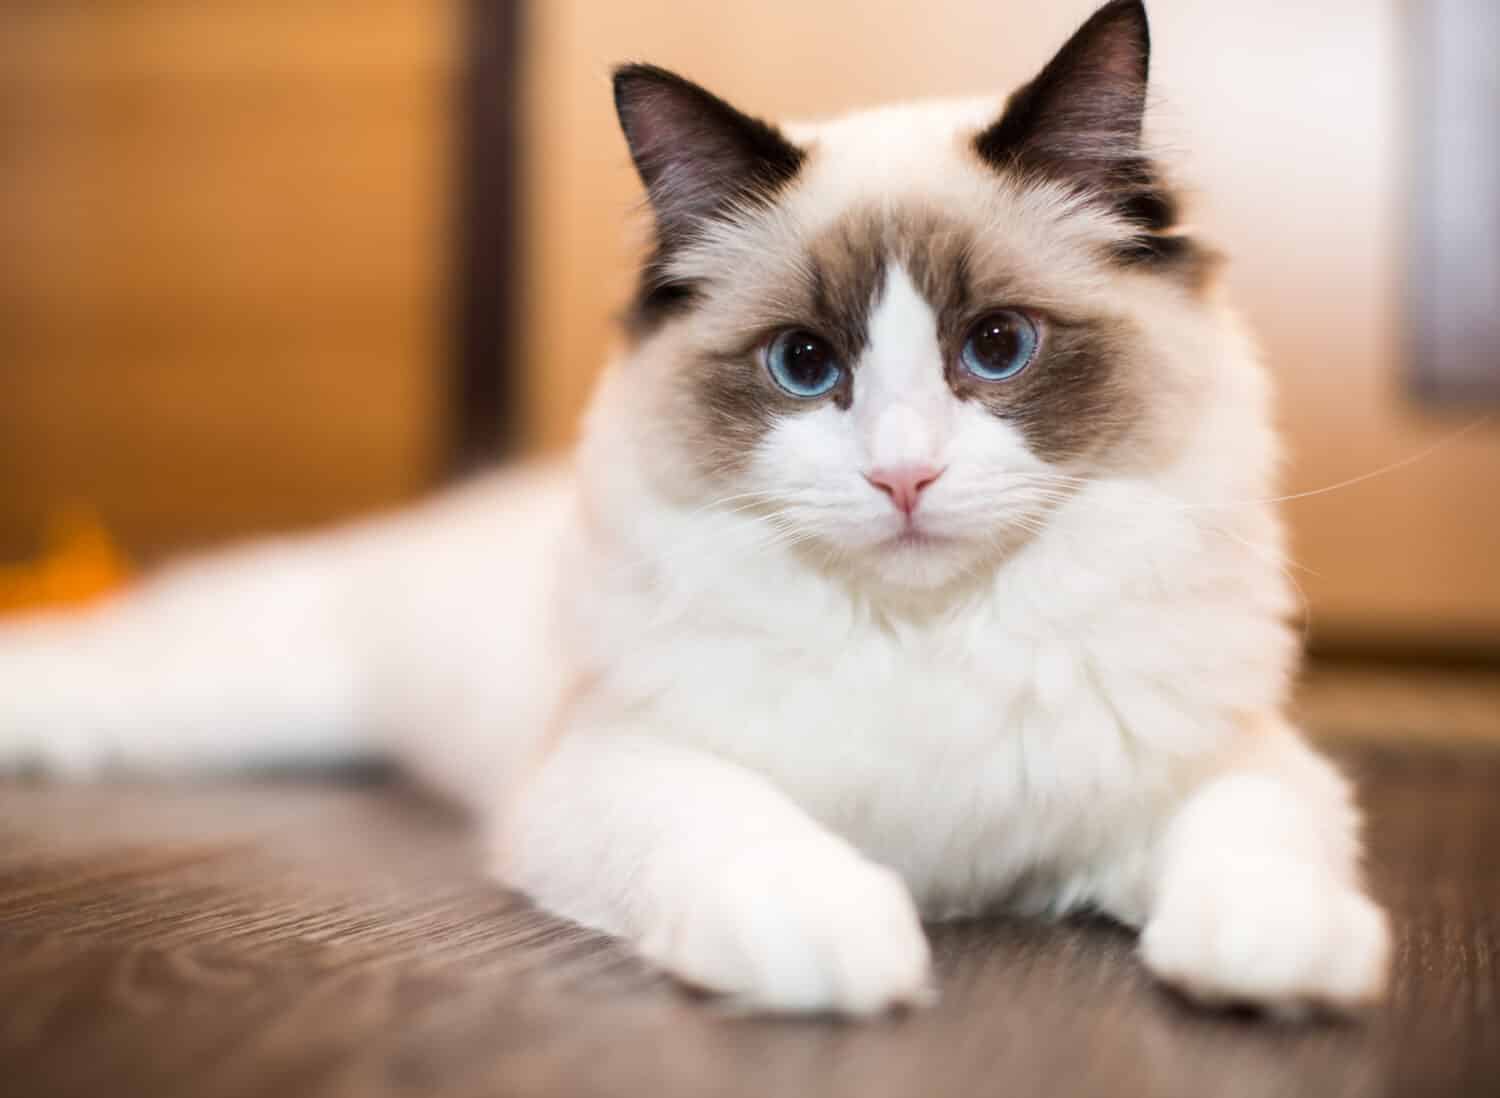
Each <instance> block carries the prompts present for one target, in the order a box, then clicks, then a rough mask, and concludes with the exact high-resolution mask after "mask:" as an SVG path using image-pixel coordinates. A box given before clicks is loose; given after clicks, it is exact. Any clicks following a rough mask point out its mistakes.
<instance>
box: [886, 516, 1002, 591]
mask: <svg viewBox="0 0 1500 1098" xmlns="http://www.w3.org/2000/svg"><path fill="white" fill-rule="evenodd" d="M979 563H980V562H979V561H978V559H977V553H976V550H975V548H974V546H972V545H970V544H968V543H967V542H965V541H964V540H963V539H960V538H954V537H948V536H944V535H941V534H934V533H931V532H929V531H925V530H918V529H911V528H908V529H906V530H902V531H900V532H899V533H896V534H894V535H892V536H891V537H889V538H886V539H884V540H883V541H880V542H878V543H876V544H875V545H873V546H871V547H869V548H868V549H866V550H865V552H864V553H863V554H861V564H862V565H863V568H864V570H865V571H866V572H867V573H868V574H869V576H870V578H871V579H873V580H875V581H876V582H877V583H879V584H880V586H882V587H884V588H887V589H890V590H897V591H911V592H933V591H940V590H942V589H944V588H948V587H951V586H953V585H954V584H956V583H959V582H961V581H964V580H966V579H972V578H973V576H974V575H975V573H976V565H978V564H979Z"/></svg>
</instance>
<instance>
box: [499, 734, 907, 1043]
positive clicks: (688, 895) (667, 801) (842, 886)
mask: <svg viewBox="0 0 1500 1098" xmlns="http://www.w3.org/2000/svg"><path fill="white" fill-rule="evenodd" d="M496 827H497V834H496V850H497V860H498V864H497V869H498V872H499V873H500V875H501V876H502V877H503V878H504V879H505V880H506V881H507V882H508V883H510V884H512V885H514V886H515V887H517V888H519V889H521V890H523V891H525V892H527V893H528V894H530V895H531V896H532V897H533V898H534V899H535V900H536V901H537V903H539V904H540V905H541V906H542V907H544V908H547V909H549V910H551V911H554V912H556V913H558V914H561V915H564V916H567V917H569V918H571V919H574V920H576V921H578V922H581V923H583V924H585V925H588V926H592V927H596V928H598V929H601V930H604V931H607V932H609V933H612V934H615V935H618V936H620V937H623V938H625V939H627V940H628V941H630V942H631V943H632V944H633V945H634V946H635V948H636V949H637V950H638V951H639V952H640V953H641V954H642V955H643V956H645V957H646V958H647V959H649V960H651V961H653V962H654V963H656V964H657V965H659V966H661V967H662V968H664V969H665V970H667V971H668V972H670V973H672V974H673V975H674V976H676V977H678V978H679V979H681V980H683V981H684V982H686V983H688V984H691V985H694V986H697V987H701V988H704V989H707V990H710V991H714V992H718V993H721V994H725V995H729V996H732V997H733V998H734V999H735V1000H736V1001H737V1002H739V1003H741V1004H743V1005H745V1006H747V1007H749V1008H753V1009H760V1010H770V1011H834V1012H841V1013H850V1014H870V1013H874V1012H878V1011H882V1010H885V1009H887V1008H890V1007H893V1006H898V1005H902V1004H911V1003H919V1002H922V1001H923V1000H924V999H925V998H926V997H927V996H928V994H929V990H928V987H929V985H928V950H927V942H926V939H925V938H924V937H923V933H922V928H921V925H920V923H919V922H918V918H917V913H916V909H915V907H914V905H913V903H912V900H911V897H910V896H909V895H908V893H907V891H906V889H905V886H904V885H903V884H902V882H901V881H900V880H899V879H898V878H897V877H896V875H895V874H894V873H892V872H891V871H889V870H887V869H885V868H883V867H881V866H879V865H876V864H874V863H873V862H870V861H868V860H866V859H865V858H864V857H862V856H861V855H860V854H859V853H858V852H856V851H855V850H854V849H853V848H852V847H851V846H849V845H848V844H847V843H846V842H844V841H843V840H842V839H840V838H838V837H837V836H835V835H834V834H832V833H831V832H829V831H827V830H826V829H824V828H823V827H821V826H820V825H819V824H817V823H816V822H815V821H813V820H812V819H811V818H810V817H809V816H807V815H806V814H805V813H804V812H803V811H802V810H801V809H800V808H798V807H797V806H796V805H795V804H793V803H792V802H791V801H790V800H789V799H788V798H787V797H785V796H784V795H783V794H782V793H781V792H779V791H778V790H777V789H775V788H774V787H772V786H771V785H770V784H769V783H767V782H766V781H764V780H763V779H762V778H761V777H760V776H759V775H756V774H754V773H752V772H750V771H747V770H744V769H742V768H740V767H737V766H734V765H732V764H729V763H726V762H724V761H721V760H719V759H717V758H715V757H712V756H709V755H705V754H701V753H699V752H696V751H693V750H690V749H687V748H683V747H679V746H676V745H674V744H670V743H666V742H662V741H659V740H655V739H652V738H647V737H642V736H631V735H609V736H604V735H583V734H576V735H573V736H569V737H567V738H566V739H564V741H563V742H562V743H561V744H560V745H558V747H557V748H556V749H555V750H554V751H553V752H552V753H551V754H550V755H549V756H548V757H547V758H546V760H545V761H544V762H543V763H542V764H541V766H540V768H539V769H538V770H537V772H536V773H535V774H534V775H533V777H532V778H531V780H530V781H528V782H527V783H526V784H525V786H524V787H523V789H522V790H521V792H520V795H519V796H518V797H517V798H516V800H515V802H514V803H513V804H512V806H511V811H510V812H509V813H508V815H507V816H506V817H505V819H504V820H499V821H497V822H496Z"/></svg>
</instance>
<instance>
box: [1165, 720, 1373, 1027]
mask: <svg viewBox="0 0 1500 1098" xmlns="http://www.w3.org/2000/svg"><path fill="white" fill-rule="evenodd" d="M1358 832H1359V827H1358V816H1357V813H1356V811H1355V809H1354V806H1353V804H1352V802H1351V797H1350V791H1349V788H1348V785H1347V783H1346V782H1345V781H1344V780H1343V778H1342V777H1341V776H1340V775H1339V774H1338V773H1337V772H1336V771H1335V770H1334V768H1333V767H1332V766H1330V765H1329V764H1328V763H1327V762H1325V761H1324V760H1323V759H1322V758H1320V757H1318V756H1317V755H1316V754H1315V753H1314V752H1313V751H1312V750H1311V749H1310V748H1308V747H1307V746H1306V745H1305V744H1304V743H1302V742H1301V740H1300V739H1299V738H1298V737H1297V736H1296V735H1295V734H1294V733H1292V732H1291V730H1290V729H1287V728H1285V727H1284V726H1282V725H1281V724H1280V723H1279V722H1267V727H1266V728H1265V729H1264V731H1263V732H1258V733H1257V734H1256V738H1255V739H1254V740H1253V741H1252V742H1251V743H1250V744H1248V745H1247V748H1246V749H1245V750H1244V751H1243V752H1242V753H1241V755H1240V756H1239V757H1237V758H1236V759H1235V761H1234V763H1233V764H1232V765H1231V766H1229V767H1228V768H1227V769H1225V770H1224V771H1222V772H1221V773H1219V774H1218V776H1216V777H1213V778H1211V779H1210V780H1208V781H1207V782H1205V783H1204V784H1203V785H1202V786H1201V787H1199V788H1198V789H1197V790H1196V791H1195V792H1194V793H1193V794H1192V795H1191V796H1190V797H1189V798H1188V799H1187V800H1186V801H1185V802H1184V803H1183V804H1182V805H1181V806H1180V807H1179V808H1178V809H1177V810H1176V812H1175V813H1174V815H1173V816H1172V818H1171V819H1170V821H1169V823H1168V825H1167V829H1166V831H1165V834H1164V836H1163V839H1162V844H1161V849H1160V852H1159V857H1158V858H1157V859H1156V861H1155V880H1154V888H1153V889H1152V894H1153V899H1152V901H1151V910H1150V912H1149V914H1148V918H1147V920H1146V926H1145V930H1144V932H1143V934H1142V936H1141V952H1142V955H1143V957H1144V958H1145V961H1146V964H1147V965H1148V966H1149V967H1150V968H1151V970H1152V971H1153V972H1155V973H1156V975H1158V976H1159V977H1160V978H1161V979H1163V980H1165V981H1166V982H1167V983H1169V984H1172V985H1173V986H1175V987H1177V988H1179V989H1180V990H1182V991H1183V992H1185V993H1187V994H1188V995H1190V996H1192V997H1193V998H1195V999H1198V1000H1200V1001H1203V1002H1205V1003H1209V1004H1226V1003H1249V1004H1257V1005H1260V1006H1263V1007H1266V1008H1269V1009H1271V1010H1272V1011H1274V1012H1277V1013H1290V1014H1295V1013H1298V1012H1300V1011H1302V1010H1304V1009H1306V1008H1308V1007H1327V1008H1335V1009H1349V1008H1354V1007H1357V1006H1360V1005H1363V1004H1366V1003H1369V1002H1371V1001H1373V1000H1375V999H1377V998H1379V996H1380V994H1381V992H1382V990H1383V988H1384V985H1385V979H1386V969H1387V965H1388V959H1389V954H1390V934H1389V929H1388V927H1387V923H1386V918H1385V915H1384V914H1383V913H1382V912H1381V910H1380V909H1379V908H1378V907H1376V906H1375V904H1374V903H1372V902H1371V900H1370V899H1369V898H1368V897H1367V896H1366V894H1365V892H1364V890H1363V887H1362V885H1361V882H1360V870H1359V859H1360V844H1359V834H1358Z"/></svg>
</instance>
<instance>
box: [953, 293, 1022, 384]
mask: <svg viewBox="0 0 1500 1098" xmlns="http://www.w3.org/2000/svg"><path fill="white" fill-rule="evenodd" d="M1041 342H1042V334H1041V332H1040V331H1039V330H1038V328H1037V325H1036V321H1034V320H1032V319H1031V318H1030V317H1029V316H1027V315H1026V314H1025V313H1018V312H1016V311H1015V310H1014V309H1003V310H1001V311H1000V312H998V313H990V314H989V315H988V316H986V317H985V318H984V319H983V320H981V321H980V322H979V323H978V324H976V325H974V327H972V328H970V329H969V338H968V339H966V340H965V341H964V349H963V352H962V354H961V355H960V358H961V359H962V360H963V364H964V369H965V370H967V371H968V372H969V373H971V374H973V375H974V376H975V377H977V378H978V379H979V380H980V381H1008V380H1009V379H1011V378H1013V377H1015V376H1016V375H1017V374H1019V373H1020V372H1021V371H1022V370H1024V369H1026V367H1028V366H1030V365H1031V361H1032V359H1034V358H1036V352H1037V348H1038V347H1040V346H1041Z"/></svg>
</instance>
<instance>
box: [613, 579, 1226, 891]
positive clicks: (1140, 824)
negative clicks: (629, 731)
mask: <svg viewBox="0 0 1500 1098" xmlns="http://www.w3.org/2000/svg"><path fill="white" fill-rule="evenodd" d="M1048 553H1050V555H1047V553H1040V554H1039V557H1040V560H1041V564H1043V565H1045V566H1046V570H1055V569H1056V568H1057V567H1062V568H1064V570H1066V566H1067V562H1066V561H1060V560H1059V559H1058V558H1057V556H1056V553H1055V551H1052V550H1050V549H1049V550H1048ZM1127 558H1128V554H1121V555H1120V558H1119V559H1118V560H1117V564H1119V566H1120V571H1119V574H1118V575H1117V576H1115V577H1112V579H1111V580H1110V582H1109V583H1106V584H1105V585H1104V588H1106V589H1107V590H1100V591H1093V592H1090V591H1085V590H1082V589H1081V588H1080V589H1079V590H1075V591H1074V592H1072V593H1071V594H1070V595H1064V594H1060V593H1059V592H1057V591H1055V590H1054V591H1051V592H1050V593H1049V594H1048V597H1046V598H1045V599H1036V598H1034V597H1031V595H1032V594H1033V593H1034V588H1033V584H1034V583H1037V582H1040V572H1039V573H1038V574H1037V575H1036V576H1031V575H1029V574H1028V573H1027V571H1026V570H1027V569H1028V568H1029V567H1031V565H1030V564H1028V563H1027V562H1025V561H1023V562H1020V563H1018V564H1017V565H1016V568H1015V570H1014V571H1013V572H1011V573H1008V574H1006V575H1005V577H1004V581H1003V582H999V583H996V584H995V585H993V586H991V587H989V588H987V589H985V590H983V591H979V592H976V593H975V594H973V596H972V597H970V598H968V599H966V600H965V601H964V602H963V604H962V606H961V607H959V608H958V609H956V610H954V611H953V612H951V613H948V614H945V615H943V616H942V617H941V618H940V619H938V620H932V621H925V622H912V621H901V620H892V619H889V618H886V617H882V616H881V615H880V614H878V613H875V612H873V611H871V610H870V608H869V607H867V606H861V605H859V604H857V603H855V602H852V601H850V600H848V599H846V598H844V597H842V596H841V595H839V594H838V593H836V592H833V591H831V590H826V589H820V588H818V587H816V586H808V585H806V584H805V583H803V582H799V580H798V579H796V578H794V577H791V576H788V575H784V574H782V575H778V574H776V572H775V565H774V563H768V562H759V563H757V564H756V565H754V566H749V565H747V566H746V567H745V568H744V569H743V570H742V571H738V572H737V573H736V575H735V578H734V580H733V581H732V582H723V581H720V582H717V583H715V584H712V585H708V584H703V585H700V586H699V587H697V588H692V589H691V593H690V594H688V595H685V596H680V597H681V598H682V599H683V602H682V603H680V604H677V605H676V606H675V608H674V603H673V598H674V592H673V591H671V590H668V591H662V590H660V589H652V590H649V591H647V590H632V591H630V592H629V593H624V592H615V593H613V594H610V595H607V596H606V597H605V600H604V601H605V603H606V604H607V605H610V606H611V608H612V612H611V613H610V614H609V615H606V616H603V617H601V616H600V615H597V614H590V615H589V623H590V624H589V627H590V630H591V636H590V641H589V644H590V645H591V646H592V652H593V655H594V657H595V658H597V659H598V661H599V662H598V664H596V667H597V669H598V670H599V671H600V672H601V673H602V678H601V679H600V680H599V689H600V690H601V691H603V697H602V699H601V700H602V701H603V704H604V707H605V709H607V710H610V711H614V712H629V713H630V714H631V717H630V720H631V722H632V724H633V725H635V726H637V727H641V728H645V729H648V730H649V731H650V732H651V733H652V734H656V735H661V736H665V737H669V738H671V739H673V740H676V741H680V742H683V743H686V744H689V745H692V746H694V747H696V748H699V749H702V750H706V751H709V752H712V753H713V754H715V755H717V756H720V757H723V758H727V759H730V760H733V761H735V762H736V763H739V764H741V765H744V766H746V767H748V768H750V769H752V770H754V771H756V772H758V773H760V774H762V775H764V776H766V777H767V778H769V779H770V780H771V781H772V782H774V783H775V784H776V785H777V786H778V787H779V788H780V789H782V790H783V791H784V792H786V793H787V794H789V795H790V796H791V797H792V798H793V799H794V800H795V801H796V802H797V803H798V804H800V805H801V806H802V807H803V808H804V809H805V810H807V811H808V812H809V813H811V814H812V815H813V816H814V817H816V818H817V819H819V820H820V821H822V822H823V823H825V824H826V825H827V826H829V827H830V828H832V829H833V830H834V831H836V832H838V833H839V834H841V835H843V836H845V837H846V838H848V839H849V840H850V841H852V842H853V843H854V844H855V845H857V846H858V847H860V848H861V849H862V850H864V851H865V852H866V853H867V854H868V855H869V856H871V857H873V858H875V859H877V860H879V861H881V862H883V863H885V864H888V865H890V866H892V867H893V868H896V869H897V870H899V871H900V872H901V873H902V874H903V876H904V877H905V878H906V879H907V881H908V882H909V883H910V884H911V886H912V888H913V891H914V892H915V893H916V895H917V896H918V898H919V902H921V903H922V905H923V906H924V908H926V909H927V910H928V912H929V913H932V914H938V915H941V914H968V913H974V912H977V911H979V910H981V909H984V908H988V907H992V906H995V905H997V904H1001V903H1008V904H1011V905H1013V906H1020V907H1022V908H1028V909H1054V910H1063V909H1067V908H1070V907H1075V906H1080V905H1084V904H1087V903H1089V902H1092V901H1094V900H1096V899H1098V898H1100V897H1101V896H1102V895H1106V894H1107V895H1108V899H1109V902H1110V905H1111V907H1112V908H1113V909H1115V910H1129V909H1131V908H1132V907H1135V906H1137V902H1138V901H1137V900H1136V899H1135V898H1134V897H1133V896H1131V895H1129V894H1128V893H1129V892H1130V891H1131V890H1133V889H1136V888H1138V887H1139V882H1140V880H1141V879H1142V875H1141V874H1140V873H1139V872H1137V871H1136V870H1137V869H1138V868H1139V866H1138V862H1139V859H1140V858H1141V857H1144V853H1143V852H1144V850H1145V849H1146V848H1147V846H1148V845H1149V841H1150V838H1151V837H1152V835H1153V833H1154V829H1155V828H1156V827H1157V825H1158V822H1159V821H1158V815H1159V812H1158V809H1159V807H1160V806H1161V805H1163V804H1165V803H1166V802H1167V801H1168V800H1169V799H1170V796H1171V794H1172V793H1173V790H1174V787H1175V783H1176V782H1177V781H1179V780H1180V779H1181V777H1182V775H1183V773H1184V771H1185V770H1186V769H1189V768H1191V767H1192V765H1193V764H1194V760H1195V759H1197V758H1199V757H1201V756H1202V755H1204V754H1205V753H1207V752H1211V751H1212V750H1213V748H1214V747H1215V745H1216V744H1217V743H1219V742H1221V741H1222V739H1223V738H1224V737H1225V736H1226V735H1227V734H1228V731H1229V724H1228V722H1229V720H1230V715H1229V714H1228V713H1227V712H1226V708H1225V705H1224V698H1225V692H1224V688H1223V684H1222V681H1221V680H1220V677H1219V676H1216V675H1208V676H1206V677H1204V678H1203V679H1202V680H1200V681H1194V680H1193V679H1187V678H1184V677H1183V676H1182V675H1181V674H1174V673H1171V672H1170V671H1169V670H1168V669H1171V668H1173V667H1181V666H1182V665H1183V662H1184V651H1183V645H1184V644H1186V643H1188V642H1187V641H1186V640H1185V639H1184V637H1185V634H1184V632H1183V630H1182V628H1181V618H1182V615H1183V614H1194V615H1197V616H1198V617H1200V618H1204V617H1207V618H1210V619H1212V618H1213V617H1214V616H1215V614H1216V613H1217V612H1223V613H1224V614H1225V616H1224V617H1223V620H1222V624H1223V626H1224V627H1225V630H1226V631H1233V630H1234V629H1235V628H1236V620H1235V619H1236V617H1237V615H1236V614H1235V613H1234V612H1232V611H1230V609H1229V607H1228V606H1224V607H1216V606H1215V605H1214V601H1213V599H1212V598H1205V599H1201V600H1196V601H1194V600H1189V599H1183V598H1182V597H1180V595H1179V597H1177V598H1175V599H1173V600H1158V599H1153V598H1152V597H1151V595H1150V591H1149V588H1148V589H1145V590H1143V591H1136V592H1134V593H1132V591H1131V587H1130V582H1129V581H1130V562H1129V560H1128V559H1127ZM676 578H677V579H678V580H680V581H681V582H682V583H684V584H686V585H688V587H689V588H691V583H692V580H691V577H690V576H688V577H683V576H682V575H680V574H679V575H678V576H677V577H676ZM663 605H666V606H667V607H669V609H667V610H665V611H664V610H663V609H662V607H663ZM653 614H654V615H665V617H664V618H663V617H658V619H657V620H659V621H661V624H660V626H658V627H656V628H639V627H638V626H639V623H640V622H641V621H645V620H650V619H651V618H652V615H653ZM611 619H613V622H612V623H611ZM1192 643H1193V644H1195V645H1196V646H1197V647H1199V648H1200V649H1201V647H1202V645H1201V644H1200V643H1198V642H1196V641H1194V642H1192ZM1237 647H1238V645H1235V644H1230V645H1228V646H1227V647H1226V652H1228V651H1229V650H1231V649H1234V648H1237ZM1230 658H1232V656H1231V657H1230ZM1196 662H1197V663H1198V664H1199V665H1203V664H1204V659H1203V658H1202V655H1201V653H1200V656H1199V658H1198V659H1197V661H1196ZM1209 662H1213V661H1209ZM1164 672H1166V673H1164Z"/></svg>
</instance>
